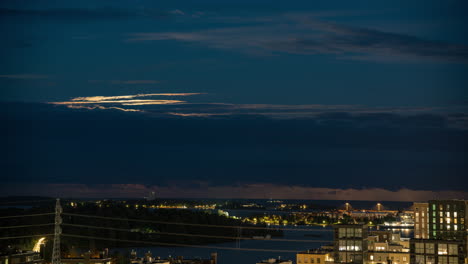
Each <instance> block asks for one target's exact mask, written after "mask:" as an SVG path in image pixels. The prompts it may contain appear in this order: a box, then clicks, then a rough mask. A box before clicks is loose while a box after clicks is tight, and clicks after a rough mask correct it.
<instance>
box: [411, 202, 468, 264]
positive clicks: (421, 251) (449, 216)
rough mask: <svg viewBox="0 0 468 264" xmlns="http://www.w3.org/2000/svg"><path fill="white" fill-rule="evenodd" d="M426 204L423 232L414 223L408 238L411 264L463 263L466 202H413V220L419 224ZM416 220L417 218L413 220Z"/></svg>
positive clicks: (467, 207)
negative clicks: (411, 237)
mask: <svg viewBox="0 0 468 264" xmlns="http://www.w3.org/2000/svg"><path fill="white" fill-rule="evenodd" d="M425 204H427V214H426V217H427V220H425V219H424V221H427V224H428V228H427V234H426V233H425V230H424V229H422V228H421V226H419V227H418V226H416V225H415V237H414V239H411V241H410V249H411V263H414V264H422V263H426V264H439V263H440V264H462V263H468V262H467V251H468V247H467V238H468V237H467V232H466V231H467V229H466V222H467V220H468V211H467V209H468V201H463V200H432V201H429V202H428V203H415V204H414V210H415V219H416V220H418V218H416V217H417V216H416V214H417V213H418V212H419V213H420V215H419V221H420V222H419V223H421V221H423V218H422V212H423V211H425V209H421V208H424V206H425ZM416 223H418V221H416Z"/></svg>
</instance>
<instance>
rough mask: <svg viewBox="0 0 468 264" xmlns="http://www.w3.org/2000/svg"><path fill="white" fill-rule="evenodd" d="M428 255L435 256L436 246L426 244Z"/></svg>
mask: <svg viewBox="0 0 468 264" xmlns="http://www.w3.org/2000/svg"><path fill="white" fill-rule="evenodd" d="M426 254H434V244H433V243H427V244H426Z"/></svg>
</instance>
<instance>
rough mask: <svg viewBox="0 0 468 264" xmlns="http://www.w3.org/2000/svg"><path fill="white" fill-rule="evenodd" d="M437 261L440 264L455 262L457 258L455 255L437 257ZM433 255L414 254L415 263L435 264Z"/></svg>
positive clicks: (454, 263) (452, 263)
mask: <svg viewBox="0 0 468 264" xmlns="http://www.w3.org/2000/svg"><path fill="white" fill-rule="evenodd" d="M438 259H439V261H438V263H441V264H457V263H458V258H457V257H439V258H438ZM435 263H436V261H435V257H433V256H426V257H425V258H424V256H420V255H416V264H435Z"/></svg>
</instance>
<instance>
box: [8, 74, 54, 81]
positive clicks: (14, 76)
mask: <svg viewBox="0 0 468 264" xmlns="http://www.w3.org/2000/svg"><path fill="white" fill-rule="evenodd" d="M0 78H5V79H18V80H33V79H48V78H49V76H48V75H43V74H3V75H0Z"/></svg>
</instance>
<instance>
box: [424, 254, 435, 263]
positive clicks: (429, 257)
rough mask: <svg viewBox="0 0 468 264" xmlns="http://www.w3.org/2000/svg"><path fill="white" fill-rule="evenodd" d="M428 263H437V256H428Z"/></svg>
mask: <svg viewBox="0 0 468 264" xmlns="http://www.w3.org/2000/svg"><path fill="white" fill-rule="evenodd" d="M426 264H435V257H434V256H427V257H426Z"/></svg>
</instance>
